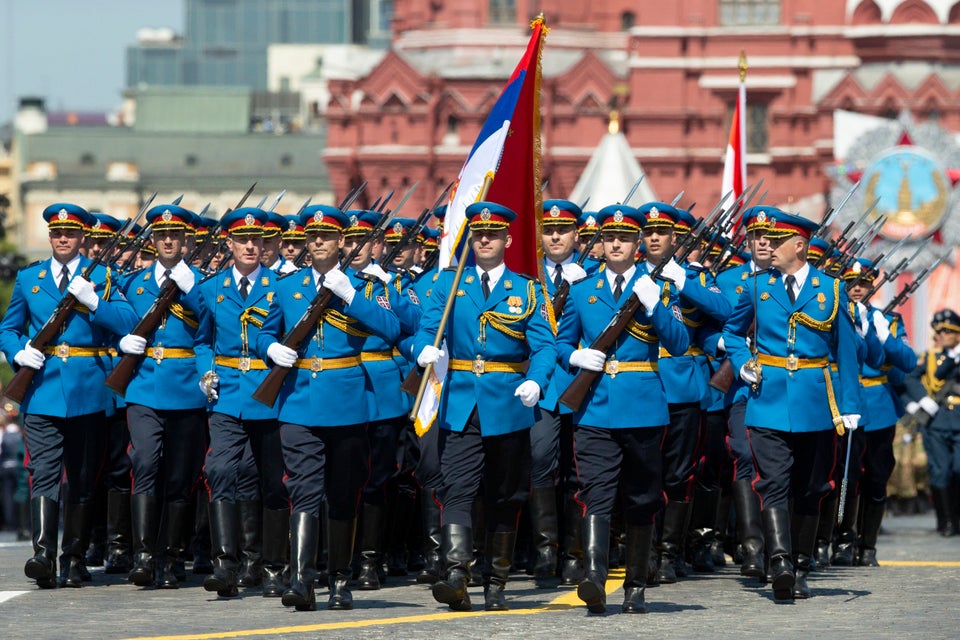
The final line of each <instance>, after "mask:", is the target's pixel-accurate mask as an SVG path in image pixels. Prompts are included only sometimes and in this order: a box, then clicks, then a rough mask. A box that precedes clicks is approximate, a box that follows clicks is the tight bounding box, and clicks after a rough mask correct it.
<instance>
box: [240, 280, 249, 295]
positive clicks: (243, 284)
mask: <svg viewBox="0 0 960 640" xmlns="http://www.w3.org/2000/svg"><path fill="white" fill-rule="evenodd" d="M249 293H250V281H249V280H247V276H243V277H242V278H240V297H241V298H243V299H244V300H246V299H247V295H248V294H249Z"/></svg>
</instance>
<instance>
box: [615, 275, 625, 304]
mask: <svg viewBox="0 0 960 640" xmlns="http://www.w3.org/2000/svg"><path fill="white" fill-rule="evenodd" d="M621 295H623V274H617V277H616V278H614V279H613V299H614V300H616V301H617V302H620V296H621Z"/></svg>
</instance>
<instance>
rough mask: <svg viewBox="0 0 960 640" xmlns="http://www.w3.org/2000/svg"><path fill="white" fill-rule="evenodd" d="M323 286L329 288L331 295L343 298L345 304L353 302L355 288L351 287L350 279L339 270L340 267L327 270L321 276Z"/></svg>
mask: <svg viewBox="0 0 960 640" xmlns="http://www.w3.org/2000/svg"><path fill="white" fill-rule="evenodd" d="M323 286H324V288H325V289H330V291H331V292H333V295H335V296H337V297H338V298H340V299H341V300H343V301H344V302H345V303H346V304H350V303H351V302H353V296H354V295H355V294H356V293H357V290H356V289H354V288H353V283H352V282H351V281H350V276H348V275H347V274H345V273H344V272H343V271H340V269H331V270H330V271H327V273H326V275H325V276H324V278H323Z"/></svg>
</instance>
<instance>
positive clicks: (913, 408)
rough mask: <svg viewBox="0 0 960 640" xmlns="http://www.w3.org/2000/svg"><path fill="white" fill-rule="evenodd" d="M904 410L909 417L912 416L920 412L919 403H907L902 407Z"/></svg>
mask: <svg viewBox="0 0 960 640" xmlns="http://www.w3.org/2000/svg"><path fill="white" fill-rule="evenodd" d="M904 409H906V411H907V413H909V414H910V415H913V414H915V413H916V412H917V411H920V403H919V402H908V403H907V406H906V407H904Z"/></svg>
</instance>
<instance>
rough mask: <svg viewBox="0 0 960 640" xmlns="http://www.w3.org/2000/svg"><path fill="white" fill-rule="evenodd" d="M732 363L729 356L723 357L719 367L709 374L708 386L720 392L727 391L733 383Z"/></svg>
mask: <svg viewBox="0 0 960 640" xmlns="http://www.w3.org/2000/svg"><path fill="white" fill-rule="evenodd" d="M734 378H735V376H734V375H733V365H732V364H730V358H724V359H723V362H721V363H720V367H719V368H718V369H717V370H716V371H714V372H713V375H712V376H710V382H709V384H710V386H711V387H713V388H714V389H716V390H717V391H719V392H720V393H727V392H728V391H730V387H731V386H732V385H733V380H734Z"/></svg>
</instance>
